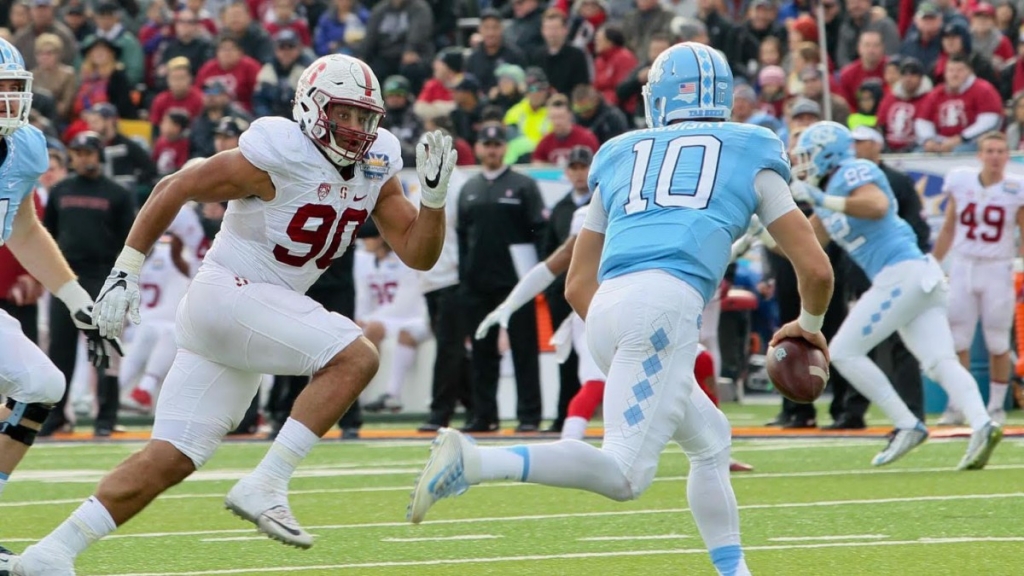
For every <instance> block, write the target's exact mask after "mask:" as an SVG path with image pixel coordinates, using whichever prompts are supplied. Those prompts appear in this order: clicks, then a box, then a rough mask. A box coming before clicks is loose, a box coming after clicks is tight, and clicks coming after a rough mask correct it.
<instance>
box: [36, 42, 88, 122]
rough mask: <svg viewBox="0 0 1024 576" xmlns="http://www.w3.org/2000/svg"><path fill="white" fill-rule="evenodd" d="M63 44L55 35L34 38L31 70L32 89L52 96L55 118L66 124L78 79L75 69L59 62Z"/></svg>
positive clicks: (76, 89)
mask: <svg viewBox="0 0 1024 576" xmlns="http://www.w3.org/2000/svg"><path fill="white" fill-rule="evenodd" d="M63 50H64V43H63V41H61V39H60V36H57V35H56V34H50V33H49V32H47V33H46V34H40V36H39V37H38V38H36V48H35V55H36V67H35V68H33V69H32V87H33V88H44V89H46V90H49V91H50V94H52V95H53V100H54V102H55V104H56V108H57V118H55V120H60V121H61V122H66V121H67V120H68V119H69V116H70V114H71V105H72V104H73V103H74V101H75V93H76V92H78V78H77V77H76V74H75V69H74V68H72V67H71V66H68V65H67V64H63V63H61V61H60V54H61V52H62V51H63Z"/></svg>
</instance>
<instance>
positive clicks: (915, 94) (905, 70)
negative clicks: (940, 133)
mask: <svg viewBox="0 0 1024 576" xmlns="http://www.w3.org/2000/svg"><path fill="white" fill-rule="evenodd" d="M933 88H934V85H933V84H932V80H931V78H929V77H928V76H927V75H926V74H925V73H924V66H922V65H921V62H920V61H918V60H917V58H910V57H906V58H903V59H902V61H901V62H900V80H899V82H897V83H896V85H895V86H894V87H893V88H892V90H890V91H889V93H888V94H886V95H885V96H883V97H882V103H881V104H879V106H878V124H877V125H876V128H877V129H878V132H880V133H881V134H882V136H883V138H884V139H885V146H886V148H887V149H888V150H889V151H890V152H911V151H913V149H914V148H915V147H916V146H917V140H916V137H915V135H914V118H915V117H917V115H918V109H919V108H920V107H921V105H922V103H923V102H924V100H925V98H927V97H928V94H930V93H931V91H932V89H933Z"/></svg>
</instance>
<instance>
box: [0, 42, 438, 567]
mask: <svg viewBox="0 0 1024 576" xmlns="http://www.w3.org/2000/svg"><path fill="white" fill-rule="evenodd" d="M293 114H294V117H295V120H296V122H293V121H290V120H287V119H284V118H269V117H268V118H262V119H260V120H257V121H256V122H254V123H253V124H252V126H251V127H250V128H249V130H248V131H246V132H245V133H244V134H243V135H242V137H241V140H240V143H239V148H238V149H236V150H228V151H225V152H221V153H219V154H217V155H215V156H213V157H211V158H209V159H207V160H205V161H203V162H201V163H198V164H196V165H194V166H192V167H190V168H188V169H185V170H181V171H179V172H177V173H175V174H173V175H171V176H168V177H166V178H164V179H163V180H161V181H160V183H159V184H158V185H157V187H156V188H155V189H154V191H153V194H152V195H151V196H150V198H149V200H148V201H147V202H146V204H145V206H143V207H142V210H141V211H140V212H139V215H138V218H137V219H136V221H135V225H134V226H133V227H132V230H131V233H130V234H129V236H128V240H127V242H126V243H125V248H124V250H123V251H122V253H121V256H120V257H119V258H118V261H117V263H116V265H115V267H114V269H113V271H112V272H111V274H110V277H109V278H108V280H107V283H106V285H105V286H104V288H103V289H102V291H101V294H100V297H99V299H98V301H99V304H97V310H96V317H97V322H98V323H99V324H100V326H101V328H100V332H101V333H102V334H106V335H108V336H113V335H117V334H119V333H120V332H121V330H122V328H123V326H124V321H125V317H131V319H132V320H133V321H134V322H136V323H137V322H139V302H140V300H141V291H140V288H139V272H140V269H141V267H142V263H143V259H144V254H145V253H146V252H148V251H149V249H150V248H151V247H152V245H153V244H154V243H155V242H156V240H157V239H158V238H159V237H160V235H161V234H163V232H164V230H166V229H167V227H168V226H169V225H170V223H171V220H172V219H173V218H174V216H175V215H176V214H177V213H178V211H179V210H180V209H181V207H182V205H184V204H185V203H186V202H187V201H189V200H193V201H197V202H220V201H228V202H229V205H228V209H227V213H226V214H225V216H224V223H223V226H222V228H221V230H220V233H219V234H218V235H217V238H216V239H215V240H214V242H213V246H212V247H211V248H210V251H209V252H208V253H207V254H206V258H205V259H204V260H203V264H202V267H201V268H200V270H199V273H198V274H196V277H195V278H194V279H193V280H192V283H191V284H190V285H189V288H188V292H187V293H186V295H185V298H184V299H183V300H182V302H181V304H180V305H179V306H178V312H177V326H176V328H177V340H178V354H177V356H176V357H175V359H174V365H173V366H172V367H171V371H170V373H169V374H168V375H167V378H166V379H165V380H164V384H163V388H162V390H161V393H160V400H159V402H157V407H156V422H155V424H154V426H153V434H152V439H151V441H150V442H149V443H148V444H147V445H146V446H145V447H144V448H143V449H142V450H141V451H140V452H138V453H136V454H134V455H133V456H131V457H129V458H128V459H127V460H125V461H124V462H123V463H121V465H120V466H118V467H117V468H116V469H115V470H114V471H113V472H112V473H111V474H110V475H108V476H107V477H106V478H105V479H104V480H103V481H102V482H101V483H100V485H99V487H98V489H97V491H96V493H95V496H93V497H91V498H89V499H88V500H87V501H86V502H85V503H84V504H82V505H81V506H80V507H79V508H78V509H77V510H76V511H75V512H74V513H73V514H72V515H71V517H70V518H69V519H68V520H66V521H65V522H64V523H63V524H61V525H60V526H59V527H58V528H57V529H56V530H55V531H53V532H52V533H50V535H49V536H47V537H46V538H44V539H43V540H42V541H40V542H39V543H38V544H36V545H34V546H31V547H29V548H28V549H27V550H26V551H25V552H24V554H23V555H22V556H20V557H15V558H14V560H13V572H14V573H15V574H19V575H24V576H32V575H37V574H61V575H68V574H74V561H75V558H76V557H77V556H78V554H80V553H81V552H82V551H83V550H85V549H86V547H88V546H89V545H90V544H92V543H93V542H95V541H97V540H99V539H100V538H102V537H104V536H106V535H107V534H110V533H111V532H113V531H114V530H115V529H116V527H117V526H120V525H122V524H124V523H125V522H127V521H128V520H129V519H131V518H132V517H134V516H135V515H136V514H138V513H139V512H140V511H142V509H143V508H145V507H146V506H147V505H148V504H149V503H150V502H152V501H153V500H154V499H155V498H156V497H157V496H158V495H160V494H161V493H163V492H164V491H165V490H167V489H168V488H170V487H171V486H174V485H175V484H178V483H179V482H181V481H182V480H184V479H185V478H186V477H188V476H189V475H190V474H192V472H194V471H195V470H196V469H197V468H199V467H200V466H202V465H203V464H204V463H205V462H206V461H207V460H208V459H209V458H210V456H212V455H213V453H214V451H215V450H216V449H217V447H218V446H219V445H220V442H221V440H222V438H223V437H224V435H225V434H227V432H228V431H229V430H232V429H233V428H234V427H235V426H236V425H237V423H238V422H239V420H240V419H241V418H242V416H243V415H244V413H245V411H246V409H247V408H248V406H249V404H250V401H251V400H252V398H253V396H254V395H255V394H256V392H257V388H258V386H259V382H260V375H261V374H290V375H303V374H308V375H312V380H311V381H310V383H309V385H308V386H306V388H305V390H303V392H302V394H301V395H300V396H299V398H298V400H297V401H296V402H295V406H294V408H293V410H292V415H291V417H290V418H289V419H288V421H287V422H286V423H285V425H284V427H283V428H282V429H281V432H280V434H279V435H278V436H277V439H276V440H275V442H274V444H273V445H272V446H271V448H270V451H269V453H268V454H267V455H266V457H265V458H264V459H263V461H262V462H260V464H259V466H258V467H257V468H256V470H254V471H253V472H252V473H251V474H249V475H247V476H246V477H244V478H243V479H242V480H240V481H239V482H238V483H237V484H236V485H235V486H234V487H233V488H232V489H231V491H230V492H229V493H228V495H227V498H226V500H225V505H226V506H227V508H229V509H230V510H232V511H233V512H235V513H236V514H237V515H239V516H240V517H242V518H244V519H245V520H247V521H249V522H252V523H254V524H255V525H256V526H257V528H258V529H259V530H260V531H261V532H263V533H265V534H267V535H268V536H269V537H271V538H273V539H275V540H279V541H281V542H283V543H286V544H289V545H293V546H298V547H301V548H308V547H310V546H312V544H313V537H312V536H311V535H310V534H309V533H308V532H306V531H305V530H303V529H302V527H301V526H300V525H299V523H298V522H297V521H296V519H295V517H294V516H293V515H292V512H291V509H290V507H289V504H288V484H289V480H290V478H291V476H292V474H293V473H294V471H295V469H296V467H297V466H298V465H299V463H300V462H301V461H302V459H303V458H304V457H305V456H306V455H307V454H308V453H309V451H310V450H311V449H312V448H313V446H314V445H315V444H316V442H317V441H318V440H319V439H320V437H321V436H323V435H324V434H325V433H326V432H327V431H328V430H330V429H331V427H332V426H333V425H334V424H335V423H336V422H337V421H338V418H340V417H341V415H342V414H343V413H344V412H345V410H346V409H348V407H349V405H351V404H352V402H353V401H354V400H355V399H356V398H357V397H358V396H359V393H360V392H362V391H363V389H364V388H365V387H366V385H367V384H368V383H369V382H370V380H371V379H372V378H373V376H374V374H375V373H376V372H377V365H378V357H377V351H376V349H374V347H373V345H372V344H370V342H369V341H368V340H366V338H364V337H363V335H362V330H360V329H359V327H358V326H357V325H356V324H355V323H354V322H353V321H352V320H350V319H348V318H345V317H343V316H341V315H338V314H333V313H329V312H327V311H326V310H325V309H324V308H323V306H321V305H319V304H317V303H316V302H314V301H313V300H311V299H309V298H308V297H306V296H305V295H304V294H303V293H304V292H305V291H306V290H307V289H308V288H309V286H310V285H311V284H313V282H314V281H315V280H316V279H317V277H319V276H320V274H321V272H322V271H323V270H324V269H325V268H327V267H328V265H329V264H330V262H331V260H332V259H333V258H335V257H336V256H338V255H340V254H341V253H343V252H344V250H346V249H347V248H348V246H349V244H351V242H352V238H353V237H354V235H355V233H356V229H357V228H359V226H360V225H362V223H363V222H365V221H366V219H367V218H369V217H371V216H372V217H373V219H374V221H375V222H376V224H377V226H378V228H380V231H381V234H382V235H383V236H384V238H385V239H387V241H388V244H390V245H391V247H392V248H393V249H394V250H395V253H396V254H398V257H399V258H401V259H402V261H403V262H405V263H406V264H407V265H409V266H410V267H412V268H415V269H418V270H426V269H428V268H430V267H431V266H433V264H434V262H435V261H436V260H437V256H438V254H439V253H440V252H441V247H442V244H443V239H444V232H445V212H444V205H445V200H446V191H447V187H448V177H449V176H450V175H451V172H452V169H453V168H454V167H455V162H456V160H457V155H456V153H455V152H454V150H452V144H451V139H450V138H445V137H442V136H441V135H439V134H437V135H435V137H434V138H432V139H430V140H429V144H428V145H427V146H423V145H420V146H418V147H417V154H416V158H417V169H418V170H419V171H420V184H421V186H422V195H421V198H420V203H421V204H422V207H421V208H420V209H419V210H417V207H416V206H415V205H414V204H412V203H411V202H410V201H409V200H407V199H406V198H405V196H404V194H403V191H402V186H401V183H400V182H399V181H398V178H396V177H395V173H396V172H398V170H399V169H401V167H402V161H401V154H400V148H399V144H398V140H397V139H396V138H395V137H394V136H393V135H392V134H391V133H389V132H387V131H386V130H382V129H378V125H379V122H380V120H381V118H382V117H383V116H384V101H383V99H382V97H381V90H380V83H379V82H378V80H377V78H376V77H375V76H374V74H373V72H372V71H371V70H370V68H369V67H368V66H367V65H366V64H365V63H364V62H362V61H361V60H358V59H356V58H352V57H349V56H344V55H341V54H332V55H328V56H324V57H322V58H320V59H318V60H316V61H315V62H313V64H311V65H310V66H309V68H307V69H306V70H305V71H304V72H303V73H302V75H301V77H300V78H299V82H298V87H297V89H296V94H295V106H294V110H293Z"/></svg>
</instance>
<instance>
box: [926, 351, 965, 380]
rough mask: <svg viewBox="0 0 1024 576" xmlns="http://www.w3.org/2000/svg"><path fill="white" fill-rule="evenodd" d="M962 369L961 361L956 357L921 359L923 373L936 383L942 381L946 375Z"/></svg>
mask: <svg viewBox="0 0 1024 576" xmlns="http://www.w3.org/2000/svg"><path fill="white" fill-rule="evenodd" d="M961 368H963V366H961V365H960V359H959V358H957V357H956V356H955V355H953V356H938V357H935V358H923V359H921V371H922V372H924V375H925V376H927V377H928V378H930V379H932V380H935V381H936V382H941V381H942V375H943V374H944V373H947V372H949V371H950V370H958V369H961Z"/></svg>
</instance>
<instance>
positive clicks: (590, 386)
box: [567, 380, 604, 420]
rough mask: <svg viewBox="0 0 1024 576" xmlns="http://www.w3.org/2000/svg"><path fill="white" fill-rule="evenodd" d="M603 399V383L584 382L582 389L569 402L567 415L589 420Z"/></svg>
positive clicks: (594, 381) (598, 381)
mask: <svg viewBox="0 0 1024 576" xmlns="http://www.w3.org/2000/svg"><path fill="white" fill-rule="evenodd" d="M603 398H604V382H602V381H600V380H589V381H587V382H584V383H583V387H582V388H580V391H579V392H577V393H576V395H575V396H573V397H572V400H571V401H570V402H569V408H568V412H567V415H568V416H576V417H579V418H583V419H584V420H590V419H591V418H592V417H593V416H594V412H595V411H596V410H597V407H598V405H599V404H601V400H602V399H603Z"/></svg>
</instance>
